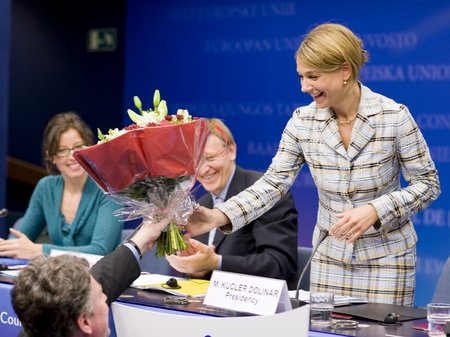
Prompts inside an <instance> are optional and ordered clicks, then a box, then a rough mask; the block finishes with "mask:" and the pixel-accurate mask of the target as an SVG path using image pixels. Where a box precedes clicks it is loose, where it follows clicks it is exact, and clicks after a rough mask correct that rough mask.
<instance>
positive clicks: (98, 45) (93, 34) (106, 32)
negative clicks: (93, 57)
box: [87, 28, 117, 52]
mask: <svg viewBox="0 0 450 337" xmlns="http://www.w3.org/2000/svg"><path fill="white" fill-rule="evenodd" d="M116 48H117V29H116V28H101V29H90V30H89V31H88V35H87V50H88V51H93V52H96V51H114V50H116Z"/></svg>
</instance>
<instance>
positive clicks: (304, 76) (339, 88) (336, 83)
mask: <svg viewBox="0 0 450 337" xmlns="http://www.w3.org/2000/svg"><path fill="white" fill-rule="evenodd" d="M343 68H345V67H342V68H339V69H338V70H336V71H333V72H321V71H319V70H315V69H311V68H307V67H305V66H304V65H303V64H302V63H301V62H299V61H297V73H298V74H299V76H300V85H301V90H302V92H304V93H307V94H310V95H311V97H312V98H313V100H314V102H316V105H317V107H318V108H319V109H324V108H330V107H333V106H339V105H341V104H342V103H343V100H344V98H345V96H346V93H345V86H344V84H343V83H344V80H346V72H345V71H344V69H343Z"/></svg>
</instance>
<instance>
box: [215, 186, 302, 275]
mask: <svg viewBox="0 0 450 337" xmlns="http://www.w3.org/2000/svg"><path fill="white" fill-rule="evenodd" d="M297 217H298V213H297V210H296V208H295V203H294V198H293V197H292V194H291V193H290V192H288V193H287V194H286V195H285V196H284V197H283V198H281V200H280V201H278V202H277V203H276V204H275V205H274V206H273V207H272V208H271V209H270V210H269V211H268V212H266V213H265V214H264V215H262V216H261V217H259V218H258V219H256V220H254V221H253V222H251V223H250V224H251V226H244V227H243V228H241V229H240V230H239V231H237V232H236V233H233V234H230V236H234V235H236V237H235V238H233V241H232V246H231V245H230V246H229V247H230V248H231V249H229V250H228V252H221V251H220V249H219V251H218V252H217V253H218V254H221V255H222V270H224V271H230V272H236V273H243V274H250V275H258V276H264V277H270V278H277V279H284V280H286V281H287V282H289V281H290V280H291V279H292V278H293V277H294V276H295V275H296V272H297V226H298V224H297ZM240 231H243V233H239V232H240ZM245 232H247V233H245ZM250 232H251V233H250ZM230 238H231V237H230ZM226 240H227V241H228V240H229V238H227V239H226ZM229 244H231V242H230V243H229ZM238 247H242V249H243V250H244V251H245V249H248V248H246V247H253V248H252V252H251V253H250V254H249V253H248V252H247V254H245V253H244V251H242V252H239V251H236V249H239V248H238Z"/></svg>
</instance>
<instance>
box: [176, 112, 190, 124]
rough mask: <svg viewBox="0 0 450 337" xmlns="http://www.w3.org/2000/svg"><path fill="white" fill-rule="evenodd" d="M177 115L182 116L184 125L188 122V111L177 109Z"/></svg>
mask: <svg viewBox="0 0 450 337" xmlns="http://www.w3.org/2000/svg"><path fill="white" fill-rule="evenodd" d="M177 115H183V122H184V123H187V122H189V118H190V117H191V115H189V111H187V109H178V110H177Z"/></svg>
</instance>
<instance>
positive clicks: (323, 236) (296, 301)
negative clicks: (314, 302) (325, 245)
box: [291, 229, 329, 309]
mask: <svg viewBox="0 0 450 337" xmlns="http://www.w3.org/2000/svg"><path fill="white" fill-rule="evenodd" d="M328 235H329V232H328V230H326V229H321V230H320V234H319V241H318V242H317V245H316V246H315V247H314V249H313V251H312V252H311V256H310V257H309V260H308V262H306V264H305V267H303V270H302V273H301V274H300V277H299V278H298V282H297V288H296V291H295V298H291V305H292V309H295V308H298V307H301V306H303V305H305V304H307V303H306V302H304V301H301V300H299V299H298V295H299V292H300V283H301V282H302V279H303V275H305V272H306V270H307V269H308V267H309V265H310V264H311V260H312V258H313V256H314V254H315V253H316V251H317V248H319V246H320V244H321V243H322V242H323V241H324V240H325V239H326V238H327V236H328Z"/></svg>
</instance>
